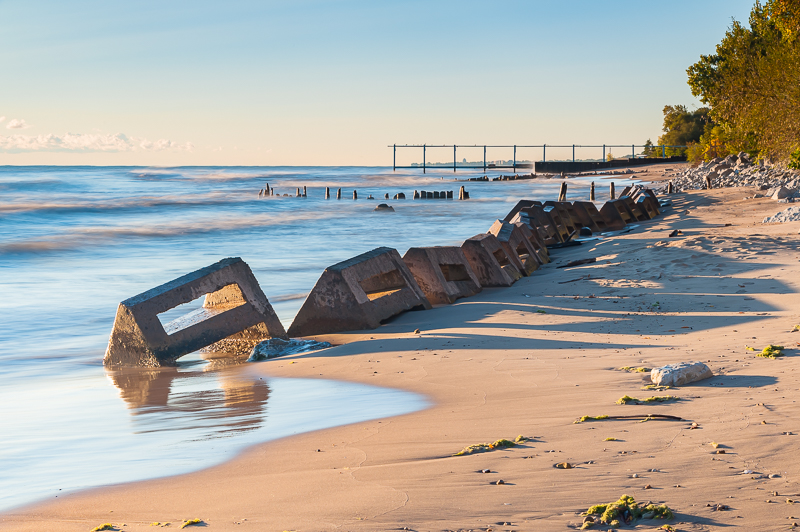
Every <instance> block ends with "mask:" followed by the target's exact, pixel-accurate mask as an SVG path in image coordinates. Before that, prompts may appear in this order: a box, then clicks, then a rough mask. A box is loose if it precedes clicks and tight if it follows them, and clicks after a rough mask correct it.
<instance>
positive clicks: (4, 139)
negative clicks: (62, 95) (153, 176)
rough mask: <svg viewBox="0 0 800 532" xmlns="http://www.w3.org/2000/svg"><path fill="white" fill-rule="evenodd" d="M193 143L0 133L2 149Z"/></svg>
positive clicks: (179, 147) (121, 148)
mask: <svg viewBox="0 0 800 532" xmlns="http://www.w3.org/2000/svg"><path fill="white" fill-rule="evenodd" d="M193 149H194V145H193V144H192V143H191V142H186V143H184V144H180V143H177V142H173V141H171V140H167V139H160V140H155V141H150V140H147V139H144V138H137V137H128V136H127V135H125V134H123V133H117V134H115V135H102V134H88V133H87V134H84V133H66V134H64V135H53V134H52V133H51V134H49V135H6V136H3V135H0V151H5V152H28V151H60V152H69V151H71V152H131V151H164V150H171V151H192V150H193Z"/></svg>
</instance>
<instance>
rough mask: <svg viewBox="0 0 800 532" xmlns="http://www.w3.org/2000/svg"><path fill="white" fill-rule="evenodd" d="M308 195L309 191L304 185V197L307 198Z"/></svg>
mask: <svg viewBox="0 0 800 532" xmlns="http://www.w3.org/2000/svg"><path fill="white" fill-rule="evenodd" d="M307 194H308V189H306V186H305V185H303V197H304V198H305V197H306V196H307Z"/></svg>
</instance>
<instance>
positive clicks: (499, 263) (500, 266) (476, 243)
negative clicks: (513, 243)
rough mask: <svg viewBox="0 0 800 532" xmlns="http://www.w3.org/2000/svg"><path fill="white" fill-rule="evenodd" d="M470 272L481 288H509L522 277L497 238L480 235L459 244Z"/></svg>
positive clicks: (486, 234)
mask: <svg viewBox="0 0 800 532" xmlns="http://www.w3.org/2000/svg"><path fill="white" fill-rule="evenodd" d="M461 249H462V250H463V251H464V255H466V257H467V261H468V262H469V265H470V266H472V271H474V272H475V275H476V276H477V277H478V280H479V281H480V283H481V286H483V287H490V286H511V285H512V284H514V283H515V282H517V281H518V280H519V279H520V278H521V277H522V272H520V270H519V268H517V267H516V266H515V265H514V263H513V262H512V259H511V257H509V256H508V254H507V253H506V251H505V249H503V246H502V245H501V244H500V241H499V240H497V237H496V236H494V235H492V234H489V233H482V234H480V235H475V236H473V237H472V238H469V239H467V240H465V241H464V243H463V244H461Z"/></svg>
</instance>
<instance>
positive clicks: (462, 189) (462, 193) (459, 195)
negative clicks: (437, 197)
mask: <svg viewBox="0 0 800 532" xmlns="http://www.w3.org/2000/svg"><path fill="white" fill-rule="evenodd" d="M458 199H460V200H463V199H464V186H463V185H462V186H461V188H459V189H458Z"/></svg>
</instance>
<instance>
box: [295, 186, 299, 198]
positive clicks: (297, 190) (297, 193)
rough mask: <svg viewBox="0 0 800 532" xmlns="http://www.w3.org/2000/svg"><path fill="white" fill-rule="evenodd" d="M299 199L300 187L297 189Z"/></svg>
mask: <svg viewBox="0 0 800 532" xmlns="http://www.w3.org/2000/svg"><path fill="white" fill-rule="evenodd" d="M295 196H297V197H298V198H299V197H300V187H297V194H295Z"/></svg>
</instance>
